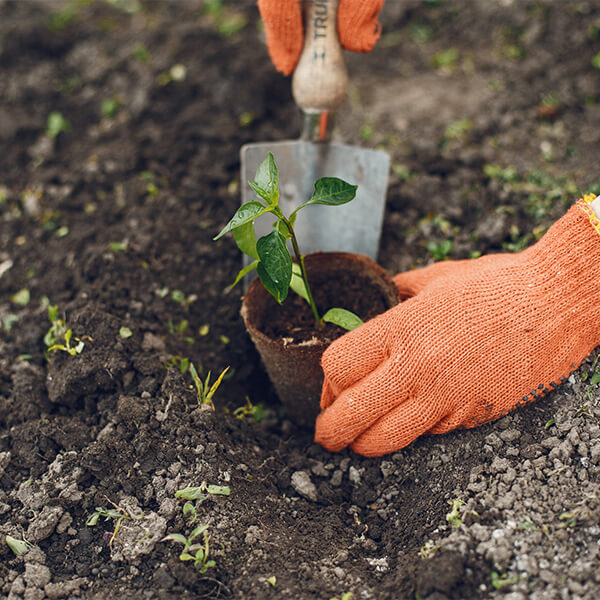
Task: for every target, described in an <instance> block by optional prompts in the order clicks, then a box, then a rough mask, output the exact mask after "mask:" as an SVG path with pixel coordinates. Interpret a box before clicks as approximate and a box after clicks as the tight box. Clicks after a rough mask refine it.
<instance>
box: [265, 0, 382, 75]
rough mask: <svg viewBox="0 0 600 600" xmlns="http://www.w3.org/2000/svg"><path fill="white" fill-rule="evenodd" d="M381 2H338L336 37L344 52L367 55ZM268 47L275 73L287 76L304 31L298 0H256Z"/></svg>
mask: <svg viewBox="0 0 600 600" xmlns="http://www.w3.org/2000/svg"><path fill="white" fill-rule="evenodd" d="M383 3H384V0H339V6H338V14H337V16H338V35H339V38H340V42H341V44H342V46H343V47H344V48H346V50H352V51H353V52H370V51H371V50H372V49H373V46H375V42H376V41H377V40H378V39H379V36H380V35H381V26H380V24H379V21H378V20H377V15H378V14H379V11H380V10H381V7H382V6H383ZM258 9H259V10H260V14H261V16H262V19H263V21H264V23H265V33H266V37H267V47H268V49H269V55H270V56H271V60H272V61H273V64H274V65H275V68H276V69H277V70H278V71H281V73H283V74H284V75H289V74H290V73H291V72H292V71H293V70H294V67H295V66H296V63H297V62H298V59H299V58H300V53H301V52H302V45H303V44H304V29H303V26H302V11H301V9H300V0H258Z"/></svg>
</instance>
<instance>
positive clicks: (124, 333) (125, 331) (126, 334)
mask: <svg viewBox="0 0 600 600" xmlns="http://www.w3.org/2000/svg"><path fill="white" fill-rule="evenodd" d="M119 335H120V336H121V337H122V338H123V339H124V340H126V339H127V338H130V337H131V336H132V335H133V331H131V329H129V327H121V328H120V329H119Z"/></svg>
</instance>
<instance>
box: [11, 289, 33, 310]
mask: <svg viewBox="0 0 600 600" xmlns="http://www.w3.org/2000/svg"><path fill="white" fill-rule="evenodd" d="M30 300H31V293H30V292H29V290H28V289H27V288H23V289H22V290H19V291H18V292H17V293H16V294H13V295H12V296H11V297H10V301H11V302H12V303H13V304H16V305H17V306H27V305H28V304H29V301H30Z"/></svg>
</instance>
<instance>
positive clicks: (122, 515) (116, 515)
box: [85, 500, 141, 546]
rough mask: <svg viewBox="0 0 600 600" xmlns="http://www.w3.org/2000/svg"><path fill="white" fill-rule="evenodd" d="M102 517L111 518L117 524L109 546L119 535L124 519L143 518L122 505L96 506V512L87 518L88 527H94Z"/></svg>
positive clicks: (108, 519)
mask: <svg viewBox="0 0 600 600" xmlns="http://www.w3.org/2000/svg"><path fill="white" fill-rule="evenodd" d="M109 502H110V500H109ZM100 517H103V518H104V520H105V521H110V520H111V519H113V520H114V521H115V526H114V529H113V532H112V535H111V536H110V541H109V542H108V545H109V546H112V543H113V541H114V539H115V538H116V537H117V533H118V532H119V527H120V526H121V522H122V521H123V519H141V517H136V516H134V515H131V514H129V513H128V512H127V511H126V510H125V509H124V508H121V507H120V506H115V508H104V507H103V506H96V509H95V510H94V512H93V513H92V514H91V515H90V516H89V517H88V518H87V520H86V522H85V525H86V527H94V525H96V524H97V523H98V521H99V520H100Z"/></svg>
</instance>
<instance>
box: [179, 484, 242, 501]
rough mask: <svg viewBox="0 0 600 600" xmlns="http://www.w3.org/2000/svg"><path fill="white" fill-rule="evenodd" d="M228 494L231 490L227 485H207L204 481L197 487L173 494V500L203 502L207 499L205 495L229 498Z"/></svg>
mask: <svg viewBox="0 0 600 600" xmlns="http://www.w3.org/2000/svg"><path fill="white" fill-rule="evenodd" d="M230 493H231V488H230V487H229V486H228V485H215V484H212V483H209V484H207V483H206V481H203V482H202V483H201V484H200V485H199V486H196V487H187V488H183V489H182V490H177V491H176V492H175V498H181V499H182V500H201V501H204V500H206V498H208V496H207V495H206V494H211V495H213V496H229V494H230Z"/></svg>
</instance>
